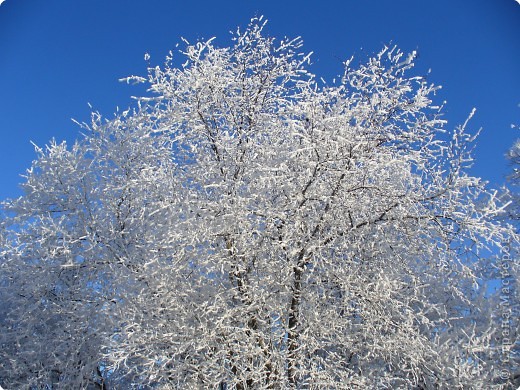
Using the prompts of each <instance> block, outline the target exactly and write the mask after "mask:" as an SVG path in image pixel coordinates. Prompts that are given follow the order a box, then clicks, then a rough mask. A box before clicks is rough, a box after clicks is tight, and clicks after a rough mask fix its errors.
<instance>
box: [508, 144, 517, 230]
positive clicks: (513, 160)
mask: <svg viewBox="0 0 520 390" xmlns="http://www.w3.org/2000/svg"><path fill="white" fill-rule="evenodd" d="M507 159H508V160H509V162H510V164H511V168H512V172H511V174H510V175H509V177H508V179H509V182H510V183H511V185H512V186H514V187H518V186H520V139H519V140H516V142H515V143H514V144H513V146H512V147H511V149H509V151H508V152H507ZM510 216H511V218H513V219H514V220H520V195H518V191H515V192H514V195H513V201H512V204H511V212H510Z"/></svg>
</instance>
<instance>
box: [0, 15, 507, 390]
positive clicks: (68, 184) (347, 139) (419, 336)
mask: <svg viewBox="0 0 520 390" xmlns="http://www.w3.org/2000/svg"><path fill="white" fill-rule="evenodd" d="M264 25H265V23H264V22H263V21H262V18H260V19H253V20H252V22H251V23H250V25H249V26H248V28H247V29H246V30H245V31H243V32H241V31H240V30H239V31H237V33H236V34H234V35H233V40H234V44H233V46H231V47H228V48H218V47H216V46H215V45H214V44H213V40H209V41H205V42H198V43H196V44H195V45H191V44H189V43H187V46H186V49H185V50H184V52H183V56H184V57H185V62H184V64H183V65H182V66H180V67H176V66H174V58H173V56H170V57H168V60H167V63H166V65H165V67H164V68H160V67H155V68H150V69H149V73H148V77H147V78H142V77H130V78H129V79H128V81H138V82H148V83H149V86H150V87H149V88H150V91H151V92H153V93H154V95H153V96H152V97H149V98H142V99H140V100H139V105H138V108H136V110H134V111H133V112H125V113H122V114H119V115H117V116H116V118H115V119H112V120H109V121H103V120H101V118H100V117H99V116H98V115H97V114H96V115H94V118H93V121H92V124H90V125H88V126H87V125H84V127H85V131H86V135H85V137H84V138H83V140H81V141H79V142H78V143H76V144H75V145H74V146H73V147H72V149H71V150H69V149H67V148H66V146H65V144H56V143H52V144H51V145H50V146H49V147H48V148H47V149H46V150H45V151H43V150H38V152H39V156H38V159H37V160H36V161H35V163H34V165H33V168H32V169H31V170H29V171H28V174H27V179H26V183H25V184H24V187H23V188H24V190H25V195H24V196H22V197H21V198H19V199H17V200H14V201H11V202H9V203H6V204H5V210H6V213H7V214H8V215H9V218H7V217H6V218H5V219H4V225H5V229H4V236H3V237H4V238H3V239H4V244H3V245H4V248H5V249H4V251H3V254H4V257H3V260H2V267H3V269H5V273H4V277H3V283H4V284H3V286H5V288H3V289H2V294H3V296H2V298H3V302H5V304H4V306H5V307H6V309H5V310H4V313H5V320H4V322H3V323H2V326H4V329H5V326H7V328H8V329H9V332H4V331H3V333H2V334H3V335H4V336H3V339H2V343H3V345H8V346H13V348H11V349H4V351H6V352H0V358H1V359H2V362H4V361H9V362H12V366H11V365H6V364H4V365H2V366H1V368H0V378H2V379H1V380H3V382H0V383H2V384H5V385H6V386H8V385H11V384H22V383H35V384H41V383H54V384H55V385H56V386H63V387H70V386H71V384H75V385H77V386H83V387H86V386H88V385H89V383H90V385H92V383H95V384H96V386H98V387H101V386H108V385H109V384H111V383H114V384H116V385H119V386H121V384H122V383H127V384H130V383H132V384H140V385H143V386H150V387H164V388H219V389H268V388H295V389H296V388H298V389H300V388H302V389H303V388H309V389H326V388H330V389H332V388H423V389H429V388H439V387H440V388H457V387H471V388H492V387H493V386H495V387H497V388H499V387H501V386H503V384H504V383H505V382H504V381H503V380H502V379H500V377H499V372H498V371H497V370H496V367H495V366H493V356H494V355H493V354H494V353H495V352H496V347H497V346H496V344H495V343H494V341H493V340H494V339H493V335H494V329H493V327H494V326H495V325H494V324H492V323H490V322H489V321H487V320H486V317H485V315H486V314H485V313H484V306H483V305H482V302H485V296H484V294H485V288H484V287H483V282H484V279H483V278H482V277H483V276H485V275H486V272H489V270H490V267H492V266H493V264H492V263H489V262H487V261H485V258H484V257H485V256H488V255H489V254H490V253H493V252H494V251H498V250H500V248H501V246H502V243H504V242H506V241H508V240H509V239H510V237H512V234H513V232H512V231H511V229H510V228H509V227H507V226H505V225H501V224H499V223H498V222H496V217H497V216H498V215H499V214H500V213H502V211H503V208H504V207H505V205H502V204H500V201H499V199H498V198H497V196H496V193H495V192H493V191H491V190H488V189H487V188H486V186H485V185H484V183H483V182H482V181H481V180H480V179H478V178H475V177H472V176H469V175H468V174H467V172H466V170H465V168H466V167H467V166H469V165H470V164H471V162H472V157H471V153H470V152H471V144H472V141H473V140H474V137H473V136H470V135H468V133H467V132H466V130H465V128H466V124H465V125H464V126H460V127H458V128H457V129H455V130H454V131H453V132H447V131H446V130H445V128H444V126H445V121H444V120H442V118H441V109H440V107H437V106H435V105H434V104H433V103H432V101H431V95H432V94H434V93H435V91H436V89H437V87H434V86H432V85H430V84H428V83H427V82H426V80H424V79H423V78H422V77H418V76H412V77H409V76H407V73H408V72H409V71H410V70H411V68H412V67H413V61H414V54H413V53H412V54H411V55H408V56H406V55H404V54H403V53H402V52H400V51H399V50H397V49H396V48H388V47H387V48H384V49H383V50H382V51H381V52H380V53H379V54H378V55H377V56H376V57H374V58H372V59H370V60H369V61H368V62H367V63H366V64H361V65H359V66H358V67H357V68H353V67H351V65H352V61H348V62H347V63H345V72H344V74H343V75H342V77H341V78H340V80H339V82H338V83H334V84H332V85H325V86H321V84H320V83H319V82H317V81H316V80H315V77H314V75H313V74H311V73H310V72H309V71H308V70H307V68H306V67H307V64H308V62H309V56H307V55H303V54H300V53H299V50H300V47H301V41H300V39H294V40H289V39H283V40H281V41H276V40H275V39H273V38H270V37H266V36H265V35H263V28H264ZM448 135H449V136H448ZM36 275H38V277H36ZM27 281H30V283H27ZM25 290H28V292H27V293H23V294H21V293H19V291H25ZM4 297H5V298H4ZM28 305H32V306H31V307H37V309H38V310H37V311H34V314H32V315H29V316H26V317H24V316H22V315H21V314H20V312H19V310H20V309H21V308H23V309H24V308H25V307H28ZM30 313H33V312H30ZM20 318H22V319H23V320H22V321H21V322H20V323H19V325H17V326H16V327H13V325H12V324H14V323H15V321H18V320H19V319H20ZM53 321H54V322H53ZM5 324H7V325H5ZM41 324H49V325H50V326H49V327H48V328H51V329H47V328H45V329H42V330H41V331H39V328H38V327H39V326H40V325H41ZM64 330H66V331H67V332H68V333H66V335H64V334H63V331H64ZM60 332H61V333H60ZM78 333H81V334H84V335H87V336H88V335H95V337H93V338H91V337H83V338H79V339H78V338H76V337H77V336H76V335H77V334H78ZM49 335H50V337H49ZM20 337H25V339H24V340H27V341H26V344H21V343H19V342H18V340H19V339H20ZM47 340H48V341H47ZM64 340H68V341H67V343H66V345H63V344H64ZM78 340H84V342H83V341H81V342H79V341H78ZM69 341H70V342H69ZM78 342H79V343H80V345H81V346H84V347H85V348H83V349H82V348H79V346H80V345H79V344H78ZM43 345H46V348H45V351H44V348H41V347H42V346H43ZM20 347H21V348H20ZM16 348H19V349H16ZM30 351H36V352H35V353H34V354H31V353H32V352H31V353H30ZM62 351H63V352H62ZM6 353H9V354H10V356H9V357H7V356H6ZM29 355H30V356H31V357H32V359H31V364H37V365H38V367H37V368H30V369H27V370H25V371H23V372H21V371H20V370H18V371H16V370H15V369H14V365H16V364H22V363H20V362H25V361H26V360H28V359H26V356H29ZM48 355H49V356H48ZM71 356H75V357H76V358H75V359H71ZM10 364H11V363H10ZM24 364H25V363H24ZM26 366H27V367H29V366H30V365H26ZM26 366H24V367H26ZM53 370H59V372H60V375H59V376H58V377H57V378H52V377H51V376H50V373H52V372H53ZM1 380H0V381H1ZM123 381H125V382H123Z"/></svg>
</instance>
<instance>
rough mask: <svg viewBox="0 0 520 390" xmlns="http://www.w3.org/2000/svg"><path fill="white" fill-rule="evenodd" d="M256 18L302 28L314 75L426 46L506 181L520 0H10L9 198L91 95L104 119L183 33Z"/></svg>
mask: <svg viewBox="0 0 520 390" xmlns="http://www.w3.org/2000/svg"><path fill="white" fill-rule="evenodd" d="M255 15H265V17H266V18H267V19H269V21H270V23H269V25H268V33H269V34H271V35H274V36H277V37H282V36H302V37H303V39H304V42H305V47H304V49H305V50H306V51H313V52H314V53H315V54H314V56H313V61H314V65H313V71H314V72H315V73H317V74H318V75H319V76H323V77H324V78H325V79H329V80H330V79H332V78H333V77H334V76H335V75H337V74H340V73H341V62H342V61H343V60H345V59H347V58H349V57H350V56H351V55H352V54H355V55H357V56H358V58H363V57H364V56H366V55H368V54H372V53H375V52H377V51H378V50H379V49H381V48H382V47H383V45H384V44H385V43H388V42H392V43H395V44H397V45H398V46H399V47H400V48H401V49H403V50H404V51H411V50H418V52H419V62H418V66H417V72H418V73H419V74H424V73H426V72H427V70H428V69H429V68H431V70H432V72H431V74H430V75H429V79H430V80H431V81H432V82H434V83H435V84H441V85H443V89H442V91H441V93H440V94H439V95H438V102H439V103H440V102H442V101H443V100H447V102H448V104H447V106H446V109H447V111H446V112H447V114H446V118H447V119H448V120H449V121H450V124H449V125H450V126H451V127H453V126H455V125H457V124H459V123H462V122H463V121H464V120H465V118H466V117H467V115H468V114H469V112H470V111H471V109H472V108H473V107H476V108H477V114H476V116H475V118H474V119H473V120H472V121H471V127H472V128H473V129H478V128H480V127H482V128H483V132H482V136H481V137H480V140H479V142H478V147H477V150H476V158H477V163H476V165H475V167H474V169H473V170H472V173H473V174H475V175H478V176H480V177H483V178H484V179H486V180H489V181H491V182H492V183H493V184H494V185H501V184H502V183H503V182H504V176H505V175H506V173H507V170H508V167H507V163H506V161H505V159H504V153H505V152H506V150H507V149H508V148H509V147H510V145H511V144H512V143H513V141H514V139H515V138H517V137H520V131H518V130H512V129H511V128H510V124H511V123H519V124H520V107H519V104H520V5H519V4H518V3H517V2H516V1H515V0H436V1H433V0H430V1H426V0H363V1H362V0H336V1H327V0H322V1H320V2H318V1H305V0H298V1H296V0H276V1H273V0H235V1H229V0H219V1H217V0H212V1H208V0H184V1H176V0H47V1H43V0H5V2H4V3H2V4H1V5H0V135H1V142H0V200H1V199H4V198H6V197H14V196H18V195H20V194H21V191H20V190H19V188H18V183H20V182H21V180H22V179H21V177H20V174H23V172H24V171H25V169H26V168H28V167H29V166H30V164H31V161H32V160H33V159H34V157H35V154H34V150H33V147H32V145H31V144H30V141H34V142H35V143H36V144H38V145H44V144H46V143H47V142H48V141H49V140H50V139H51V138H52V137H55V138H56V139H57V140H62V139H66V140H67V141H68V142H71V143H72V141H73V140H74V139H75V138H77V137H78V135H79V129H78V127H77V126H76V125H75V124H73V123H72V121H71V118H75V119H77V120H79V121H80V122H81V121H86V120H88V118H89V112H90V110H89V108H88V105H87V103H91V104H92V105H93V107H94V108H95V109H96V110H99V111H100V112H101V113H102V114H104V115H105V116H111V114H112V113H113V112H114V111H115V109H116V106H119V107H120V108H126V107H127V106H128V105H130V104H132V103H131V99H130V96H131V95H135V94H140V90H137V89H136V87H132V86H128V85H126V84H123V83H120V82H118V79H119V78H122V77H125V76H129V75H144V74H145V73H146V66H147V65H146V62H145V61H144V60H143V56H144V54H145V53H146V52H148V53H150V55H151V60H150V62H151V64H152V65H157V64H162V63H163V61H164V57H165V56H166V54H167V53H168V51H169V50H170V49H173V48H174V46H175V44H176V43H177V42H180V37H181V36H183V37H186V38H187V39H188V40H190V41H194V40H196V39H197V38H210V37H212V36H217V43H218V44H220V45H228V44H229V34H228V32H229V31H230V30H234V29H235V28H236V27H237V26H238V25H240V26H245V25H246V24H247V22H248V21H249V19H250V18H251V17H253V16H255Z"/></svg>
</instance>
